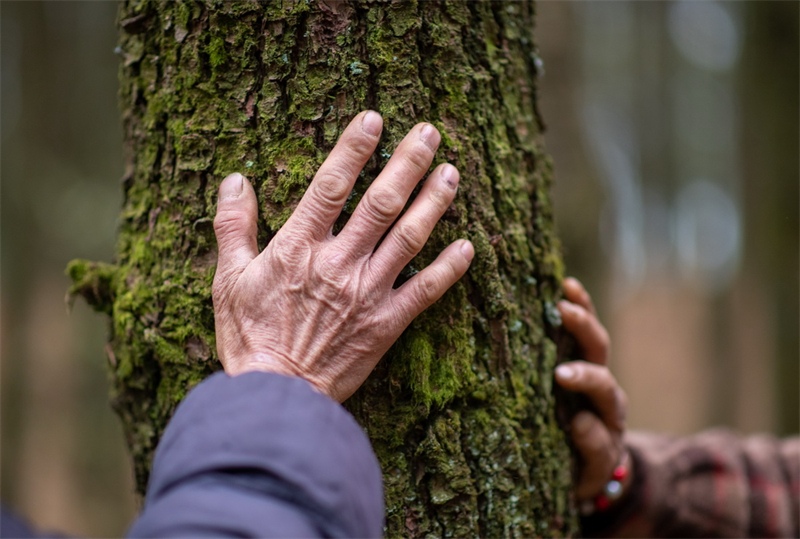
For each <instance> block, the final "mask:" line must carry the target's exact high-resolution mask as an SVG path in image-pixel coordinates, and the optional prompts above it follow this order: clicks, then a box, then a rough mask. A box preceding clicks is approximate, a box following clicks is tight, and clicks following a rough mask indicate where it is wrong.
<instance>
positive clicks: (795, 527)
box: [583, 430, 800, 537]
mask: <svg viewBox="0 0 800 539" xmlns="http://www.w3.org/2000/svg"><path fill="white" fill-rule="evenodd" d="M626 443H627V445H628V448H629V449H630V451H631V456H632V460H633V474H634V475H633V477H634V482H633V484H632V485H631V487H630V489H629V492H628V493H626V495H625V498H624V499H623V500H620V502H619V503H618V504H616V505H615V506H614V507H613V508H612V509H610V510H609V511H606V512H603V513H599V514H595V515H592V516H591V517H587V518H585V519H584V521H583V529H584V533H585V534H586V535H587V536H589V537H800V438H789V439H785V440H778V439H775V438H773V437H769V436H752V437H739V436H737V435H735V434H733V433H731V432H729V431H725V430H711V431H707V432H703V433H701V434H698V435H695V436H691V437H683V438H678V437H669V436H663V435H655V434H645V433H629V434H628V436H627V438H626Z"/></svg>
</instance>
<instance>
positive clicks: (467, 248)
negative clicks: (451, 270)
mask: <svg viewBox="0 0 800 539" xmlns="http://www.w3.org/2000/svg"><path fill="white" fill-rule="evenodd" d="M459 251H461V254H462V256H463V257H464V259H465V260H466V261H467V264H471V263H472V259H473V258H475V248H474V247H473V246H472V242H471V241H469V240H461V245H460V246H459Z"/></svg>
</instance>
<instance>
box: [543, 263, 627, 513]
mask: <svg viewBox="0 0 800 539" xmlns="http://www.w3.org/2000/svg"><path fill="white" fill-rule="evenodd" d="M563 286H564V295H565V296H566V298H567V299H566V300H563V301H561V302H559V304H558V309H559V311H560V312H561V319H562V321H563V324H564V327H565V328H566V329H567V330H568V331H569V332H570V333H572V335H573V336H574V337H575V339H576V340H577V341H578V344H579V345H580V348H581V351H582V353H583V358H584V359H585V360H586V361H571V362H567V363H562V364H561V365H559V366H558V367H557V368H556V381H557V382H558V383H559V384H560V385H561V386H562V387H563V388H564V389H567V390H570V391H576V392H579V393H583V394H585V395H586V396H587V397H589V399H590V401H591V402H592V404H593V405H594V407H595V410H596V411H597V415H596V414H595V413H593V412H591V411H588V410H584V411H581V412H578V413H577V414H576V415H575V417H574V418H573V420H572V424H571V435H572V441H573V443H574V444H575V446H576V447H577V449H578V452H579V453H580V455H581V458H582V463H581V470H580V476H579V480H578V484H577V485H576V490H575V494H576V497H577V498H578V500H589V499H592V498H594V497H595V496H596V495H597V494H599V493H600V492H601V491H602V489H603V487H604V486H605V485H606V483H607V482H608V481H609V480H610V479H611V475H612V473H613V471H614V468H615V467H616V466H617V465H618V464H620V463H621V462H622V461H623V460H624V459H626V458H627V451H626V449H625V446H624V444H623V442H622V436H623V434H624V432H625V416H626V413H627V407H628V405H627V397H626V396H625V392H624V391H623V390H622V388H621V387H620V386H619V384H618V383H617V381H616V379H615V378H614V376H613V375H612V374H611V371H610V370H608V367H607V363H608V358H609V351H610V348H611V343H610V339H609V336H608V332H607V331H606V329H605V328H604V327H603V325H602V324H601V323H600V321H599V320H598V319H597V313H596V312H595V309H594V305H593V304H592V298H591V297H590V296H589V294H588V293H587V292H586V289H584V288H583V285H582V284H581V283H580V281H578V280H577V279H574V278H571V277H569V278H567V279H565V280H564V284H563ZM628 460H629V459H628ZM629 465H630V460H629ZM630 472H631V471H630V470H629V473H628V477H627V478H626V480H625V482H624V483H623V485H624V486H625V485H627V484H628V483H630V477H631V473H630Z"/></svg>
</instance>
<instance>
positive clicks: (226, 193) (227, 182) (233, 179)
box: [219, 172, 245, 200]
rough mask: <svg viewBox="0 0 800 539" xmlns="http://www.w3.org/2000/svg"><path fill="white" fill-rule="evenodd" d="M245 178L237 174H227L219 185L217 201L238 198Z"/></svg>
mask: <svg viewBox="0 0 800 539" xmlns="http://www.w3.org/2000/svg"><path fill="white" fill-rule="evenodd" d="M244 182H245V178H244V176H242V175H241V174H240V173H238V172H234V173H233V174H229V175H228V176H226V177H225V179H224V180H222V183H221V184H220V185H219V199H220V200H226V199H230V198H238V197H239V195H241V194H242V191H243V190H244Z"/></svg>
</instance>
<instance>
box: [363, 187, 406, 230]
mask: <svg viewBox="0 0 800 539" xmlns="http://www.w3.org/2000/svg"><path fill="white" fill-rule="evenodd" d="M404 205H405V200H403V197H402V196H400V194H399V193H397V192H396V191H391V190H388V189H382V190H368V191H367V193H366V194H365V195H364V211H365V212H366V213H367V215H368V216H369V217H370V218H371V219H373V220H374V221H376V222H378V223H380V224H388V223H391V222H392V221H394V219H395V217H396V216H397V215H398V214H399V213H400V211H401V210H402V209H403V206H404Z"/></svg>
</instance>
